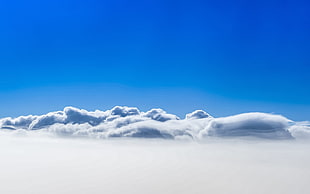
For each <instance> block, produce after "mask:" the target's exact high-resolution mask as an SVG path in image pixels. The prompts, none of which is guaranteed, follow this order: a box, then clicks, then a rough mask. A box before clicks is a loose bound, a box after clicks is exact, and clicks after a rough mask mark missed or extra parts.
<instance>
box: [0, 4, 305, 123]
mask: <svg viewBox="0 0 310 194" xmlns="http://www.w3.org/2000/svg"><path fill="white" fill-rule="evenodd" d="M0 21H1V26H0V64H1V75H0V116H1V117H4V116H18V115H22V114H41V113H45V112H48V111H54V110H59V109H63V107H64V106H68V105H71V106H76V107H80V108H85V109H88V110H94V109H102V110H104V109H108V108H111V107H113V106H115V105H127V106H137V107H138V108H140V109H141V110H147V109H149V108H152V107H160V108H163V109H165V110H167V111H168V112H171V113H175V114H177V115H179V116H181V117H183V116H184V114H185V113H187V112H191V111H193V110H194V109H204V110H206V111H208V112H209V113H210V114H212V115H214V116H226V115H231V114H236V113H241V112H252V111H261V112H274V113H278V114H283V115H285V116H287V117H288V118H291V119H294V120H309V117H310V76H309V73H310V3H309V1H300V0H260V1H255V0H254V1H245V0H243V1H242V0H240V1H226V0H219V1H209V0H200V1H199V0H190V1H189V0H183V1H182V0H178V1H170V0H156V1H152V0H144V1H143V0H138V1H129V0H128V1H126V0H113V1H103V0H87V1H85V0H83V1H81V0H53V1H41V0H28V1H20V0H17V1H16V0H11V1H1V2H0Z"/></svg>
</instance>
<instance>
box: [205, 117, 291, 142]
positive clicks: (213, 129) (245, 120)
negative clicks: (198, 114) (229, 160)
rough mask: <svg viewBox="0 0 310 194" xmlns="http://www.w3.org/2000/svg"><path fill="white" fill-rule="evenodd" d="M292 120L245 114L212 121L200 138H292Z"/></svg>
mask: <svg viewBox="0 0 310 194" xmlns="http://www.w3.org/2000/svg"><path fill="white" fill-rule="evenodd" d="M289 122H290V120H288V119H287V118H285V117H283V116H280V115H272V114H266V113H244V114H239V115H234V116H230V117H223V118H215V119H212V120H211V121H210V122H209V123H208V125H207V126H206V128H205V129H204V130H202V131H201V132H200V136H202V137H204V136H219V137H240V136H247V137H260V138H268V139H289V138H291V137H292V136H291V134H290V132H289V131H288V130H287V129H288V126H289V125H288V124H289Z"/></svg>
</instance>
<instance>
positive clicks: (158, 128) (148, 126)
mask: <svg viewBox="0 0 310 194" xmlns="http://www.w3.org/2000/svg"><path fill="white" fill-rule="evenodd" d="M0 129H1V131H10V132H12V131H15V133H16V132H18V133H25V134H27V133H29V132H35V133H46V134H50V135H59V136H70V137H92V138H104V139H106V138H122V137H128V138H129V137H132V138H163V139H192V140H204V139H208V138H211V137H226V138H232V137H250V138H264V139H307V138H308V139H309V138H310V124H309V122H299V123H295V122H293V121H291V120H289V119H287V118H285V117H283V116H281V115H274V114H267V113H244V114H239V115H234V116H229V117H221V118H214V117H212V116H211V115H210V114H208V113H207V112H205V111H203V110H196V111H194V112H192V113H189V114H187V115H186V116H185V119H180V118H179V117H178V116H176V115H173V114H169V113H167V112H165V111H164V110H162V109H151V110H149V111H147V112H141V111H140V110H139V109H138V108H135V107H127V106H116V107H114V108H112V109H111V110H106V111H100V110H96V111H87V110H83V109H78V108H74V107H65V108H64V110H63V111H56V112H50V113H47V114H44V115H28V116H20V117H17V118H10V117H8V118H2V119H0ZM21 131H23V132H21Z"/></svg>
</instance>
